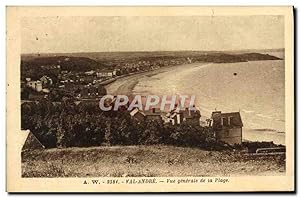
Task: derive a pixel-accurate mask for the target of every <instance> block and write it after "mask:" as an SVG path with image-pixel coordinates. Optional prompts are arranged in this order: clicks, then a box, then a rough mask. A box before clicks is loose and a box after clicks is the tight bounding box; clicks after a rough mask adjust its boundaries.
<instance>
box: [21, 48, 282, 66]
mask: <svg viewBox="0 0 300 198" xmlns="http://www.w3.org/2000/svg"><path fill="white" fill-rule="evenodd" d="M188 57H189V58H191V59H192V61H193V62H213V63H234V62H246V61H259V60H280V58H278V57H276V56H272V55H270V54H267V53H266V54H263V53H258V52H245V53H238V52H237V51H231V52H216V51H210V52H205V51H164V52H91V53H63V54H25V55H22V56H21V67H22V68H23V69H24V67H31V68H32V67H36V66H41V65H60V66H61V69H62V70H73V71H88V70H93V69H102V68H108V67H110V65H111V63H112V62H120V61H121V62H124V63H125V62H126V61H130V62H134V61H141V60H145V61H153V60H156V59H160V60H172V59H174V60H176V59H177V60H178V59H186V58H188Z"/></svg>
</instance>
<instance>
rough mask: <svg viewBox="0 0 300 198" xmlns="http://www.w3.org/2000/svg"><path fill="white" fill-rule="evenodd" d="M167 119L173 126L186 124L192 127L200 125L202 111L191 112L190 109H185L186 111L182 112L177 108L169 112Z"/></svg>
mask: <svg viewBox="0 0 300 198" xmlns="http://www.w3.org/2000/svg"><path fill="white" fill-rule="evenodd" d="M166 117H167V118H168V120H167V122H170V123H172V125H175V124H182V123H184V122H186V123H187V124H190V125H200V117H201V114H200V111H199V110H196V109H195V110H190V109H188V108H185V109H184V110H181V109H179V108H176V109H174V110H172V111H171V112H169V113H168V114H167V115H166Z"/></svg>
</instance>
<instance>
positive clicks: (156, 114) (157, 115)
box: [143, 108, 163, 122]
mask: <svg viewBox="0 0 300 198" xmlns="http://www.w3.org/2000/svg"><path fill="white" fill-rule="evenodd" d="M143 113H144V114H145V120H146V121H150V120H151V121H159V122H163V119H162V117H161V111H160V110H158V109H156V108H153V109H151V110H148V111H144V112H143Z"/></svg>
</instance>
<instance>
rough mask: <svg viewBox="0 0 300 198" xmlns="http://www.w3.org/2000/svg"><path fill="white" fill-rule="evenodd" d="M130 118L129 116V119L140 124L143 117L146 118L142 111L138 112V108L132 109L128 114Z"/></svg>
mask: <svg viewBox="0 0 300 198" xmlns="http://www.w3.org/2000/svg"><path fill="white" fill-rule="evenodd" d="M130 116H131V118H133V119H135V120H137V121H140V122H142V121H144V120H145V117H146V115H145V114H144V113H143V112H142V111H140V110H139V109H138V108H135V109H133V110H132V111H131V112H130Z"/></svg>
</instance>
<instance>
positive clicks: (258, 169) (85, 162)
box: [22, 146, 285, 177]
mask: <svg viewBox="0 0 300 198" xmlns="http://www.w3.org/2000/svg"><path fill="white" fill-rule="evenodd" d="M283 174H285V157H284V156H260V157H257V156H256V157H249V156H244V155H242V154H239V153H234V152H232V151H231V152H227V151H222V152H218V151H204V150H201V149H197V148H182V147H173V146H114V147H92V148H67V149H47V150H33V151H24V152H23V153H22V176H23V177H167V176H168V177H172V176H174V177H182V176H238V175H283Z"/></svg>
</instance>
